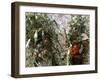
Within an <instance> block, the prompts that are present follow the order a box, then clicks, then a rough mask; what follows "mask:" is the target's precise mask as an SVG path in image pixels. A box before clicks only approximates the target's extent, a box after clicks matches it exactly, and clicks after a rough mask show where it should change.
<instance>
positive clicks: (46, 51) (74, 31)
mask: <svg viewBox="0 0 100 80" xmlns="http://www.w3.org/2000/svg"><path fill="white" fill-rule="evenodd" d="M52 15H53V14H52ZM25 16H26V67H33V66H57V65H67V64H68V65H69V63H70V62H69V60H68V55H67V53H68V51H69V49H70V47H71V44H72V42H73V40H77V41H82V37H81V36H80V35H82V33H86V34H87V35H88V36H89V29H88V26H89V17H88V16H81V15H71V19H70V21H69V22H68V25H65V26H68V27H69V28H70V30H69V32H68V34H67V33H66V31H67V30H66V28H63V32H62V31H61V30H60V28H59V27H60V26H59V25H58V22H57V21H56V20H55V19H51V18H50V15H49V14H46V13H30V12H27V13H26V14H25ZM63 35H64V36H65V37H64V39H65V42H64V46H63V45H62V43H61V40H60V39H61V37H60V36H63Z"/></svg>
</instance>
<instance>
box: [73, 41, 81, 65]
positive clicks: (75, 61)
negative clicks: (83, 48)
mask: <svg viewBox="0 0 100 80" xmlns="http://www.w3.org/2000/svg"><path fill="white" fill-rule="evenodd" d="M79 51H80V43H79V42H77V41H75V42H73V43H72V48H71V64H72V65H78V64H82V56H81V54H80V52H79Z"/></svg>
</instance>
